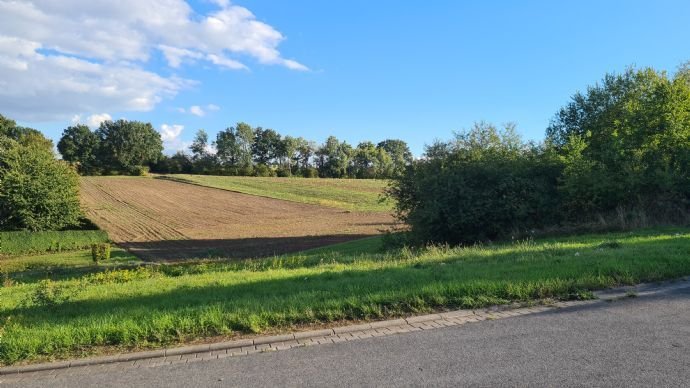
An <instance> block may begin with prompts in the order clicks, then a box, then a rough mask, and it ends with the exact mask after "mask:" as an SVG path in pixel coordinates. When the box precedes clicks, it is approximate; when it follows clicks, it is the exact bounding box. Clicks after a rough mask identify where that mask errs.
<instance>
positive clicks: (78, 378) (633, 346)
mask: <svg viewBox="0 0 690 388" xmlns="http://www.w3.org/2000/svg"><path fill="white" fill-rule="evenodd" d="M20 385H21V386H37V387H38V386H41V387H42V386H51V387H75V386H79V387H85V386H99V387H110V386H112V387H122V386H143V387H207V386H211V387H213V386H243V387H245V386H318V387H323V386H348V387H350V386H487V387H489V386H490V387H495V386H511V387H514V386H549V387H560V386H606V387H612V386H615V387H631V386H643V387H662V386H663V387H669V386H677V387H681V386H684V387H688V386H690V287H688V288H684V289H676V290H673V291H669V292H668V293H665V294H661V295H659V294H657V295H652V296H640V297H637V298H627V299H624V300H619V301H614V302H602V303H598V304H594V305H588V306H580V307H573V308H567V309H561V310H559V311H550V312H545V313H539V314H532V315H527V316H521V317H515V318H509V319H501V320H495V321H484V322H479V323H474V324H465V325H461V326H455V327H448V328H443V329H436V330H429V331H422V332H413V333H407V334H400V335H391V336H386V337H378V338H371V339H365V340H360V341H353V342H343V343H338V344H329V345H319V346H311V347H306V348H298V349H291V350H286V351H279V352H271V353H260V354H253V355H249V356H245V357H231V358H225V359H220V360H213V361H207V362H197V363H191V364H177V365H169V366H162V367H156V368H142V369H136V370H127V371H126V372H118V371H108V372H103V371H100V372H99V371H98V370H96V369H94V371H93V373H87V374H85V373H78V374H74V375H72V376H60V377H57V378H54V379H51V380H43V379H41V380H36V381H22V382H21V384H20Z"/></svg>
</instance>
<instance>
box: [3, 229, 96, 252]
mask: <svg viewBox="0 0 690 388" xmlns="http://www.w3.org/2000/svg"><path fill="white" fill-rule="evenodd" d="M107 241H108V234H107V233H106V232H104V231H102V230H65V231H45V232H28V231H15V232H0V255H7V256H14V255H22V254H34V253H44V252H60V251H73V250H78V249H87V248H89V247H90V246H91V245H92V244H95V243H103V242H107Z"/></svg>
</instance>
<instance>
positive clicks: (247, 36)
mask: <svg viewBox="0 0 690 388" xmlns="http://www.w3.org/2000/svg"><path fill="white" fill-rule="evenodd" d="M213 3H214V4H216V7H217V8H216V9H215V10H212V11H210V12H208V13H206V14H197V13H195V11H194V10H193V9H192V8H191V7H190V6H189V4H187V2H186V1H184V0H147V1H140V0H121V1H117V2H114V1H110V0H61V1H54V0H29V1H11V0H0V107H2V109H3V113H6V114H8V115H10V116H12V117H14V118H17V119H20V120H27V121H38V120H52V119H62V118H69V117H71V116H72V115H74V114H80V113H82V112H102V111H104V110H109V111H147V110H151V109H153V108H154V107H155V106H156V104H158V103H159V102H160V101H161V100H162V99H164V98H167V97H172V96H175V95H176V94H177V93H179V92H180V91H181V90H182V89H184V88H185V87H188V86H189V85H190V84H191V83H193V82H192V81H189V80H184V79H181V78H179V77H174V76H166V75H162V73H160V72H157V71H153V70H151V68H150V67H149V66H146V65H147V64H148V62H149V61H150V59H151V57H152V56H153V55H155V54H156V53H157V52H159V53H161V54H162V55H163V56H164V58H165V60H166V62H167V64H168V65H169V66H170V67H171V68H181V67H182V66H186V65H193V64H196V63H199V62H204V63H206V64H210V65H213V66H217V67H219V68H226V69H247V65H246V64H245V63H242V62H240V60H239V59H238V57H239V58H242V60H243V61H245V60H255V61H257V62H259V63H261V64H269V65H278V66H284V67H286V68H288V69H292V70H308V68H307V67H306V66H304V65H303V64H301V63H299V62H296V61H294V60H292V59H286V58H284V57H283V56H282V55H281V53H280V52H279V51H278V46H279V44H280V43H281V42H282V41H283V40H284V39H285V38H284V36H283V35H282V34H281V33H280V32H279V31H277V30H276V29H275V28H274V27H272V26H270V25H268V24H266V23H264V22H261V21H258V20H257V19H256V17H255V16H254V15H253V14H252V13H251V12H250V11H249V10H248V9H246V8H244V7H240V6H236V5H233V4H231V3H230V2H229V1H225V0H215V1H213Z"/></svg>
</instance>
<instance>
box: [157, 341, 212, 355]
mask: <svg viewBox="0 0 690 388" xmlns="http://www.w3.org/2000/svg"><path fill="white" fill-rule="evenodd" d="M210 351H211V345H209V344H202V345H192V346H183V347H181V348H171V349H165V357H170V356H180V355H183V354H190V353H201V352H210Z"/></svg>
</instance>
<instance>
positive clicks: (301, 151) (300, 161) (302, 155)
mask: <svg viewBox="0 0 690 388" xmlns="http://www.w3.org/2000/svg"><path fill="white" fill-rule="evenodd" d="M315 149H316V144H314V142H310V141H308V140H306V139H304V138H301V137H299V138H297V151H296V152H297V155H296V156H295V159H296V161H297V167H298V168H299V169H300V170H302V171H305V170H307V169H308V168H310V167H311V158H312V157H313V156H314V150H315Z"/></svg>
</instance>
